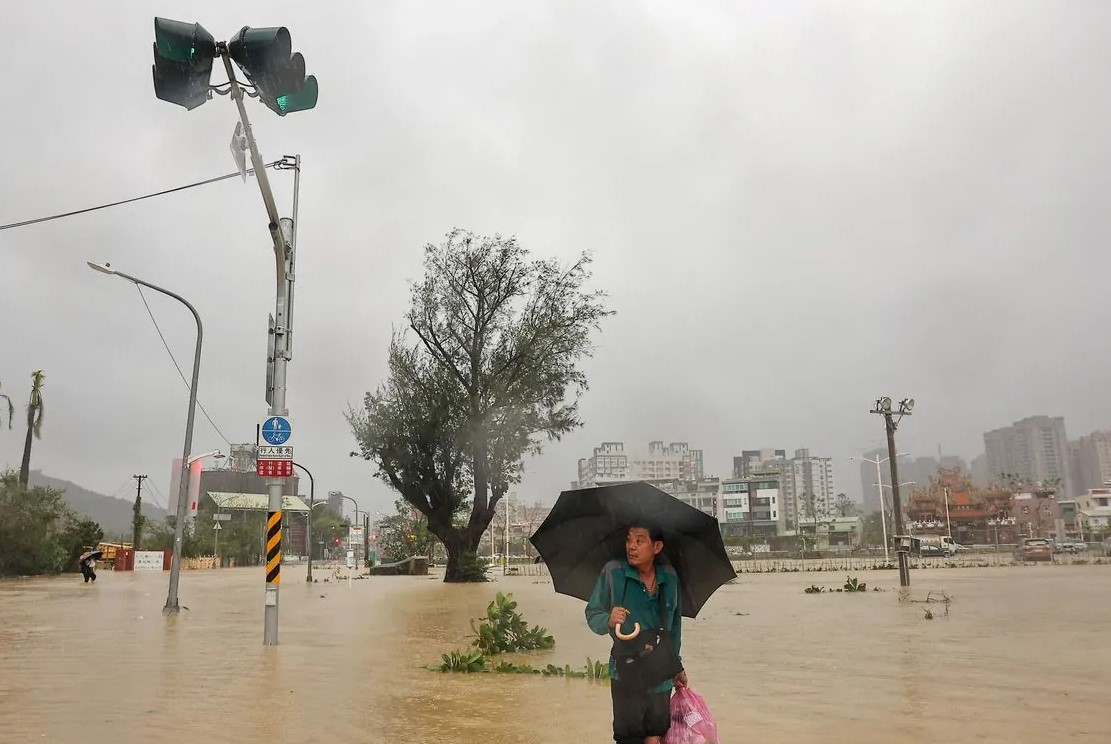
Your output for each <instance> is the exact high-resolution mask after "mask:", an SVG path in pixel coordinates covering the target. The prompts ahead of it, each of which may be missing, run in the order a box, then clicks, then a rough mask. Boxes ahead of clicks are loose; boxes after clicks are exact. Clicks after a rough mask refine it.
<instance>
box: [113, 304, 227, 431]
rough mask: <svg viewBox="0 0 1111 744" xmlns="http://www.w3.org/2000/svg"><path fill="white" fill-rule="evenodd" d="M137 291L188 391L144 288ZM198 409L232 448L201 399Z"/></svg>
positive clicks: (186, 381)
mask: <svg viewBox="0 0 1111 744" xmlns="http://www.w3.org/2000/svg"><path fill="white" fill-rule="evenodd" d="M135 289H137V290H139V297H140V299H142V300H143V307H145V308H146V309H147V315H149V316H150V322H151V323H154V330H156V331H158V338H160V339H162V345H163V346H165V347H166V353H167V354H169V355H170V361H171V362H173V363H174V367H175V368H176V369H177V373H178V375H180V376H181V381H182V382H183V383H185V387H186V389H188V388H189V387H190V385H189V381H188V380H186V379H185V373H184V372H182V371H181V365H180V364H178V363H177V359H176V358H174V352H172V351H170V345H169V344H168V343H166V337H165V336H164V335H162V329H161V328H159V327H158V321H157V320H155V319H154V313H153V312H151V309H150V305H148V304H147V297H146V295H144V294H143V288H142V287H140V286H139V285H138V284H136V285H135ZM197 408H200V409H201V413H203V414H204V417H205V418H206V419H208V423H209V424H211V425H212V428H213V429H215V431H216V433H217V434H218V435H219V436H220V438H221V439H223V440H224V442H225V443H226V444H227V445H228V447H231V440H230V439H228V438H227V437H225V436H224V432H222V431H220V427H219V426H217V425H216V422H214V421H213V420H212V417H211V416H209V415H208V411H206V410H205V408H204V406H203V405H201V401H200V400H199V399H198V400H197Z"/></svg>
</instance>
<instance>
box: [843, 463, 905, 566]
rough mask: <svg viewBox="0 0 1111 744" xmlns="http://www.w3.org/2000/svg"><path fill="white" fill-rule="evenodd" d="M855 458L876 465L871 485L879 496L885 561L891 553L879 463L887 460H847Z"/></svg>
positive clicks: (889, 557) (889, 558)
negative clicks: (888, 544) (888, 543)
mask: <svg viewBox="0 0 1111 744" xmlns="http://www.w3.org/2000/svg"><path fill="white" fill-rule="evenodd" d="M906 456H907V453H906V452H897V453H896V454H895V457H906ZM857 459H859V460H861V461H862V462H870V463H872V464H874V465H875V466H876V482H875V483H874V484H873V485H874V486H876V489H877V490H878V491H879V493H878V494H877V495H878V496H879V500H880V524H881V525H882V526H883V560H884V561H885V562H886V561H889V560H891V554H890V553H888V552H887V509H885V508H884V498H883V488H881V485H882V483H883V474H882V473H881V472H880V465H881V464H882V463H885V462H887V458H886V457H884V458H876V459H874V460H873V459H872V458H870V457H860V458H857V457H850V458H849V460H857Z"/></svg>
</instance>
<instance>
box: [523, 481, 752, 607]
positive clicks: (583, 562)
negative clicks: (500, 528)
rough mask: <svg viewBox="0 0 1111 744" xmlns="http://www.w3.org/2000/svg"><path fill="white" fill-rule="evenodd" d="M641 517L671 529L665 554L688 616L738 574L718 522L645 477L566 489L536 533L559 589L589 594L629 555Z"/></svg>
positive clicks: (666, 530) (585, 596)
mask: <svg viewBox="0 0 1111 744" xmlns="http://www.w3.org/2000/svg"><path fill="white" fill-rule="evenodd" d="M637 521H649V522H651V523H653V524H656V525H659V526H660V527H661V528H662V529H663V533H664V550H663V555H664V556H665V557H666V560H668V561H670V563H671V565H672V566H674V568H675V571H676V573H678V574H679V582H680V584H681V585H682V590H683V614H684V615H686V616H687V617H695V616H696V615H697V614H698V611H699V610H701V609H702V605H704V604H706V600H708V599H709V598H710V595H711V594H713V593H714V592H715V591H717V589H718V588H719V587H720V586H721V585H722V584H724V583H726V582H727V581H730V580H732V579H734V578H736V577H737V572H736V571H734V570H733V565H732V563H730V561H729V556H728V555H726V553H725V544H724V543H722V540H721V532H720V531H719V530H718V521H717V520H716V519H714V518H713V517H711V516H710V515H708V514H705V513H704V512H701V511H699V510H698V509H695V508H694V507H693V506H690V505H689V504H685V503H683V502H682V501H680V500H679V499H677V498H675V497H674V496H671V495H670V494H667V493H665V492H663V491H661V490H660V489H658V488H656V487H655V486H652V485H650V484H648V483H644V482H642V481H637V482H629V483H618V484H615V485H612V486H598V487H597V488H581V489H578V490H574V491H564V492H563V493H561V494H560V495H559V500H558V501H556V505H555V506H554V507H553V508H552V511H551V513H550V514H548V518H547V519H545V520H544V523H543V524H542V525H540V527H539V528H538V529H537V530H536V532H535V533H534V534H533V535H532V537H531V538H529V539H530V540H531V542H532V544H533V546H535V547H536V551H537V552H538V553H540V556H541V557H542V558H543V559H544V562H545V563H546V564H547V565H548V571H549V572H550V573H551V575H552V584H553V585H554V586H555V590H556V591H557V592H559V593H560V594H569V595H571V596H572V597H578V598H579V599H582V600H589V599H590V595H591V593H592V592H593V591H594V585H595V584H596V583H597V581H598V576H599V574H600V573H601V572H602V567H603V566H605V565H606V563H607V562H608V561H611V560H614V559H615V558H616V559H622V558H624V557H625V534H626V532H627V531H628V528H629V526H630V525H631V524H633V523H635V522H637Z"/></svg>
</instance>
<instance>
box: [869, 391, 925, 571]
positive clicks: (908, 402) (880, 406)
mask: <svg viewBox="0 0 1111 744" xmlns="http://www.w3.org/2000/svg"><path fill="white" fill-rule="evenodd" d="M912 410H914V398H904V399H903V400H901V401H899V410H898V411H892V410H891V398H886V397H885V398H879V399H877V400H876V407H875V408H873V409H872V411H871V413H874V414H877V415H880V416H883V421H884V429H885V431H886V432H887V461H888V464H889V465H890V466H891V501H892V504H891V509H892V512H893V513H894V515H895V540H896V541H897V542H896V545H895V553H896V555H897V556H898V559H899V586H910V559H909V556H908V555H907V549H906V547H905V546H904V545H903V542H902V539H901V538H902V536H903V500H902V497H901V496H900V495H899V485H900V484H899V458H898V455H897V454H896V452H895V430H896V429H897V428H898V427H899V421H901V420H902V418H903V416H909V415H910V413H911V411H912ZM896 416H897V417H898V418H897V419H896Z"/></svg>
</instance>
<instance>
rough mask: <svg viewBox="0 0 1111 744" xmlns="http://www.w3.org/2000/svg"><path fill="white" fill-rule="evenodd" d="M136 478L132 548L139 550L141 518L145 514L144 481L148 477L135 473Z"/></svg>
mask: <svg viewBox="0 0 1111 744" xmlns="http://www.w3.org/2000/svg"><path fill="white" fill-rule="evenodd" d="M131 477H132V478H134V479H135V514H134V517H133V524H132V525H131V549H132V550H139V549H140V547H139V540H140V539H141V537H142V535H141V530H142V526H141V520H142V515H143V481H144V480H146V479H147V477H148V476H146V475H133V476H131Z"/></svg>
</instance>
